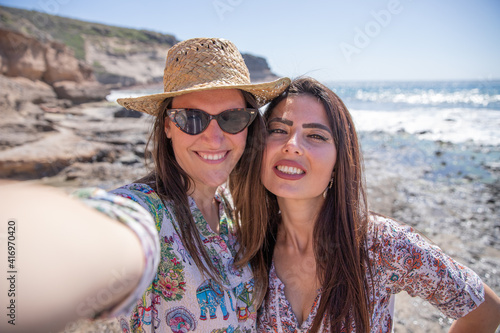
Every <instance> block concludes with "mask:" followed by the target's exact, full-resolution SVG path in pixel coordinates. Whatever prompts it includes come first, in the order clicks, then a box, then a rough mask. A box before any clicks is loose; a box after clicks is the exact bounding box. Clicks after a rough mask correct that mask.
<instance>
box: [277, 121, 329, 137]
mask: <svg viewBox="0 0 500 333" xmlns="http://www.w3.org/2000/svg"><path fill="white" fill-rule="evenodd" d="M272 122H278V123H283V124H285V125H287V126H292V125H293V121H291V120H288V119H284V118H278V117H276V118H273V119H271V120H269V123H272ZM302 128H319V129H322V130H325V131H327V132H328V133H330V135H332V136H333V133H332V130H331V129H330V128H329V127H328V126H325V125H323V124H319V123H307V124H303V125H302Z"/></svg>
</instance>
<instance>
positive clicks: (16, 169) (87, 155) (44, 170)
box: [0, 131, 108, 179]
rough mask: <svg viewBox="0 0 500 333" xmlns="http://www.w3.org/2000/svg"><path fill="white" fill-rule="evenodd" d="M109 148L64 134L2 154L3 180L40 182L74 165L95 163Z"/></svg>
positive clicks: (0, 154)
mask: <svg viewBox="0 0 500 333" xmlns="http://www.w3.org/2000/svg"><path fill="white" fill-rule="evenodd" d="M107 149H108V146H107V145H105V144H101V143H96V142H88V141H85V140H84V139H82V138H80V137H78V136H76V135H74V134H73V133H71V132H70V131H64V132H60V133H55V134H52V135H47V136H46V137H45V138H43V139H41V140H38V141H36V142H31V143H29V144H24V145H21V146H17V147H14V148H11V149H7V150H3V151H0V177H1V178H22V179H29V178H40V177H44V176H51V175H54V174H57V173H58V172H59V171H61V170H62V169H63V168H65V167H67V166H69V165H70V164H72V163H74V162H78V161H80V162H88V161H92V160H93V159H94V158H95V156H98V155H100V154H101V151H102V150H107Z"/></svg>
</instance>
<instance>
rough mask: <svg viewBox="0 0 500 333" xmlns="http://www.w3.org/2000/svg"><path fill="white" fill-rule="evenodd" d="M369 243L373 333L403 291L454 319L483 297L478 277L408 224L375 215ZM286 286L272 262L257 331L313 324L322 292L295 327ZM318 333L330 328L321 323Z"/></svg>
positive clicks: (388, 321) (386, 322) (381, 328)
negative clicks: (286, 294)
mask: <svg viewBox="0 0 500 333" xmlns="http://www.w3.org/2000/svg"><path fill="white" fill-rule="evenodd" d="M367 245H368V251H369V260H370V264H371V265H372V271H373V272H372V274H373V276H372V278H371V279H369V282H370V284H371V285H372V286H373V288H374V293H373V294H372V293H370V301H371V303H372V306H373V312H372V316H371V332H391V331H392V325H393V316H392V313H391V312H392V311H391V310H392V309H391V305H392V302H391V299H392V297H391V296H392V295H394V294H396V293H398V292H400V291H402V290H405V291H406V292H408V294H409V295H411V296H419V297H422V298H424V299H426V300H428V301H429V302H430V303H431V304H432V305H434V306H435V307H437V308H438V309H439V310H440V311H441V312H443V313H444V314H445V315H447V316H448V317H451V318H453V319H457V318H460V317H463V316H465V315H466V314H467V313H469V312H470V311H472V310H473V309H475V308H476V307H477V306H478V305H479V304H481V303H482V302H483V301H484V287H483V284H482V281H481V279H480V278H479V277H478V276H477V275H476V274H475V273H474V272H473V271H472V270H470V269H469V268H467V267H464V266H462V265H460V264H459V263H457V262H456V261H454V260H453V259H451V258H450V257H448V256H447V255H445V254H444V253H443V252H442V251H441V249H439V248H438V247H437V246H435V245H432V244H430V243H429V242H428V241H426V240H425V239H424V238H423V237H422V236H420V235H419V234H418V233H416V232H414V230H413V229H412V228H411V227H409V226H404V225H400V224H399V223H397V222H395V221H393V220H391V219H387V218H383V217H379V216H374V217H373V219H372V221H371V224H370V231H369V237H368V244H367ZM284 290H285V286H284V284H283V283H282V282H281V280H280V279H279V277H278V276H277V274H276V270H275V268H274V265H272V267H271V271H270V276H269V289H268V294H267V296H266V299H265V300H264V304H263V306H262V307H261V308H260V309H259V317H258V325H257V327H258V331H259V332H283V333H288V332H308V330H309V328H310V327H311V325H312V322H313V320H314V317H315V315H316V311H317V308H318V305H319V301H320V299H321V293H318V295H317V297H316V299H315V301H314V304H313V306H312V309H311V312H310V314H309V316H308V318H307V319H306V320H304V322H302V324H301V325H299V323H298V321H297V319H296V317H295V314H294V313H293V311H292V308H291V306H290V304H289V302H288V301H287V299H286V297H285V291H284ZM323 324H324V322H323ZM353 329H354V330H353V331H355V327H353ZM320 332H329V329H327V328H325V327H321V329H320ZM342 332H344V330H342Z"/></svg>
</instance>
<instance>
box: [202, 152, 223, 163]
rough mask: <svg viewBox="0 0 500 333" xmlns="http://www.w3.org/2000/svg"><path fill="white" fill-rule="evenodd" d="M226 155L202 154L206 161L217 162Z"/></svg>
mask: <svg viewBox="0 0 500 333" xmlns="http://www.w3.org/2000/svg"><path fill="white" fill-rule="evenodd" d="M224 155H226V154H225V153H220V154H200V156H201V157H202V158H203V159H205V160H210V161H217V160H220V159H222V158H223V157H224Z"/></svg>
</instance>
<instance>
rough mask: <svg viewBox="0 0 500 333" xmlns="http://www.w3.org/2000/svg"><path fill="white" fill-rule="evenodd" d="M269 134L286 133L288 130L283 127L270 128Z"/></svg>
mask: <svg viewBox="0 0 500 333" xmlns="http://www.w3.org/2000/svg"><path fill="white" fill-rule="evenodd" d="M267 133H268V134H286V131H285V130H283V129H281V128H269V129H268V130H267Z"/></svg>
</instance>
